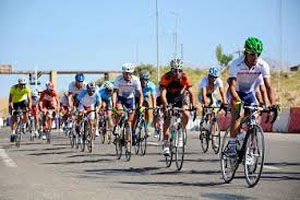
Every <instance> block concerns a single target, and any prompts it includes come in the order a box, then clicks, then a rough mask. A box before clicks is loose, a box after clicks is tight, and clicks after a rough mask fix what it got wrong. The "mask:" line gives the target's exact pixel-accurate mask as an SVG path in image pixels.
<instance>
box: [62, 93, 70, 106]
mask: <svg viewBox="0 0 300 200" xmlns="http://www.w3.org/2000/svg"><path fill="white" fill-rule="evenodd" d="M60 104H61V105H63V106H68V105H69V104H68V98H67V97H66V95H63V96H62V97H61V98H60Z"/></svg>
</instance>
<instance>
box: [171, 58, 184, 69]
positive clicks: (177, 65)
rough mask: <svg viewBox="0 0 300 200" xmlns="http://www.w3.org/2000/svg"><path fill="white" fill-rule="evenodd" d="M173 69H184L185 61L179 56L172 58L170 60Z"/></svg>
mask: <svg viewBox="0 0 300 200" xmlns="http://www.w3.org/2000/svg"><path fill="white" fill-rule="evenodd" d="M170 66H171V69H175V70H182V68H183V62H182V60H181V59H179V58H175V59H172V60H171V62H170Z"/></svg>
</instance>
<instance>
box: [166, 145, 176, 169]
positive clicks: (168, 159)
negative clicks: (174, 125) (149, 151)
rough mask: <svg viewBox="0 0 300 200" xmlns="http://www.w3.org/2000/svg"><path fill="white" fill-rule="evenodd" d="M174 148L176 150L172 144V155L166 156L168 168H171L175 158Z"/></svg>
mask: <svg viewBox="0 0 300 200" xmlns="http://www.w3.org/2000/svg"><path fill="white" fill-rule="evenodd" d="M173 148H174V147H173V145H171V144H170V154H169V155H165V162H166V166H167V167H171V165H172V162H173V157H174V152H173Z"/></svg>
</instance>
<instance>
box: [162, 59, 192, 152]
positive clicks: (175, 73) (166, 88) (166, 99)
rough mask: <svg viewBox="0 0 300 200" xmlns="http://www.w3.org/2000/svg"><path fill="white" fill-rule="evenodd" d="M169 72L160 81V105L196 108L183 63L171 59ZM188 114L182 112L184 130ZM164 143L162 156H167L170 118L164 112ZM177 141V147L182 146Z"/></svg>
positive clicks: (190, 84)
mask: <svg viewBox="0 0 300 200" xmlns="http://www.w3.org/2000/svg"><path fill="white" fill-rule="evenodd" d="M170 66H171V71H169V72H167V73H166V74H164V75H163V76H162V78H161V81H160V88H161V93H160V96H161V104H162V105H163V106H164V107H165V108H166V107H167V106H168V104H173V106H175V107H180V108H183V109H189V107H190V104H191V106H192V107H194V108H196V102H195V95H194V93H193V91H192V82H191V80H190V79H189V77H188V76H187V74H186V73H184V72H183V62H182V60H180V59H173V60H171V63H170ZM189 115H190V112H189V111H187V110H185V111H184V112H183V119H182V123H183V126H184V128H185V127H186V125H187V123H188V121H189ZM164 120H165V121H164V130H163V133H164V141H163V154H164V155H169V153H170V150H169V142H168V140H169V127H170V117H169V116H168V114H167V112H165V119H164ZM178 139H179V145H182V142H183V141H182V138H178Z"/></svg>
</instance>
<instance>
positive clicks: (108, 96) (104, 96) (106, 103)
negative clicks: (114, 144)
mask: <svg viewBox="0 0 300 200" xmlns="http://www.w3.org/2000/svg"><path fill="white" fill-rule="evenodd" d="M113 89H114V85H113V84H112V83H111V82H110V81H105V82H104V83H103V85H102V86H101V88H100V90H99V95H100V97H101V100H102V103H101V106H100V108H102V109H106V111H107V112H106V113H107V122H108V129H109V130H112V127H113V123H112V118H111V116H112V111H111V110H112V93H113ZM105 134H106V133H105ZM105 138H106V135H103V139H105Z"/></svg>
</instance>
